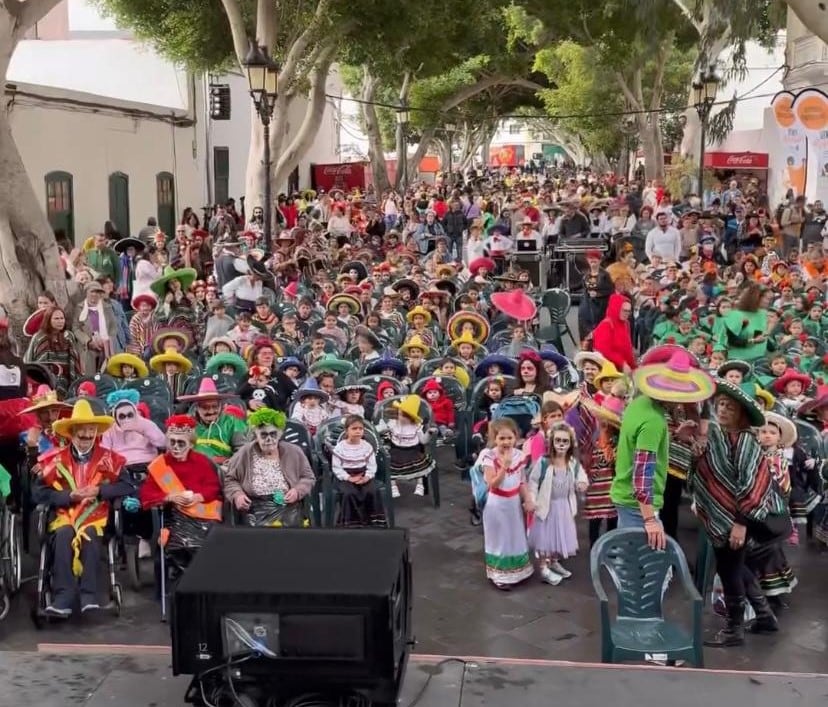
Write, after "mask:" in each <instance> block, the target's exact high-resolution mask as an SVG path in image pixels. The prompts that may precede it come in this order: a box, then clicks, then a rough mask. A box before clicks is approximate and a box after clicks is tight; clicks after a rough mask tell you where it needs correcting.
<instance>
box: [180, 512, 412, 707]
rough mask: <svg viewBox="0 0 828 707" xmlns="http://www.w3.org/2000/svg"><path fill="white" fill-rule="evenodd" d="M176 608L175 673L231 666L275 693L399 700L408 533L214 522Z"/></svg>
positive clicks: (407, 613)
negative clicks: (352, 694)
mask: <svg viewBox="0 0 828 707" xmlns="http://www.w3.org/2000/svg"><path fill="white" fill-rule="evenodd" d="M171 612H172V613H171V620H170V630H171V633H172V655H173V673H174V674H175V675H180V674H189V675H195V676H196V678H197V679H199V676H204V675H205V673H211V674H213V675H216V674H218V675H222V674H225V673H227V674H228V675H230V674H231V670H232V671H236V674H237V675H238V679H239V681H240V684H241V683H244V682H245V681H246V682H247V683H248V684H250V682H251V681H253V682H255V683H256V689H258V690H261V691H263V692H264V693H266V694H267V693H272V694H276V693H278V694H280V695H296V694H303V693H307V692H317V691H323V692H327V693H334V692H337V691H342V692H347V691H355V692H359V693H361V694H363V695H364V696H365V697H367V698H368V699H370V700H371V701H372V702H373V703H374V704H377V705H379V704H389V705H391V704H394V703H395V701H396V698H397V695H398V692H399V688H400V686H401V684H402V679H403V676H404V674H405V668H406V665H407V661H408V655H409V653H410V648H411V564H410V561H409V554H408V532H407V531H405V530H401V529H382V530H380V529H369V530H356V529H354V530H342V529H339V530H326V529H315V528H314V529H310V528H308V529H296V530H291V529H287V528H279V529H274V528H246V527H240V528H228V527H222V526H219V527H216V528H214V529H213V530H212V531H211V532H210V534H209V535H208V537H207V539H206V541H205V544H204V546H203V547H202V548H201V549H200V550H199V551H198V553H197V554H196V556H195V558H194V559H193V561H192V563H191V564H190V566H189V567H188V568H187V570H186V571H185V573H184V575H183V576H182V577H181V579H180V580H179V582H178V584H177V586H176V587H175V589H174V591H173V595H172V602H171ZM225 668H227V669H226V670H225ZM194 682H195V681H194Z"/></svg>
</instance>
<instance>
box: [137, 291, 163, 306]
mask: <svg viewBox="0 0 828 707" xmlns="http://www.w3.org/2000/svg"><path fill="white" fill-rule="evenodd" d="M144 302H146V303H147V304H148V305H149V306H150V307H155V306H156V305H157V304H158V298H157V297H156V296H155V295H154V294H153V293H152V292H141V293H139V294H137V295H135V296H134V297H133V298H132V308H133V309H135V310H137V309H138V307H140V306H141V305H142V304H143V303H144Z"/></svg>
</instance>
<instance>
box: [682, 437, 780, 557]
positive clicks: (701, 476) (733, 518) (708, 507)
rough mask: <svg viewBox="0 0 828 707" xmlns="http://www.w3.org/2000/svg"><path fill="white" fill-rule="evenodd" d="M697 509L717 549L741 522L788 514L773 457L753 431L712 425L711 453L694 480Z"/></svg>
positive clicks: (699, 465) (700, 463)
mask: <svg viewBox="0 0 828 707" xmlns="http://www.w3.org/2000/svg"><path fill="white" fill-rule="evenodd" d="M689 483H690V488H691V490H692V492H693V499H694V500H695V502H696V510H697V514H698V517H699V520H701V522H702V525H703V526H704V529H705V531H706V532H707V535H708V537H709V538H710V542H711V543H712V544H713V546H714V547H722V546H723V545H725V544H727V542H728V539H729V537H730V531H731V529H732V528H733V525H734V524H735V523H740V524H744V523H745V522H746V521H747V520H748V519H750V520H755V521H762V520H764V519H765V517H766V516H767V515H768V514H769V513H772V514H776V513H783V512H784V501H783V500H782V499H781V497H780V496H779V495H778V494H776V493H774V490H773V484H772V477H771V473H770V470H769V468H768V464H767V459H766V457H765V456H764V455H763V454H762V449H761V447H760V446H759V442H758V441H757V440H756V437H755V436H754V435H753V434H752V433H751V431H750V430H749V429H745V430H741V431H739V432H735V433H730V432H725V431H724V430H723V429H722V428H721V427H720V426H719V425H718V424H717V423H715V422H713V421H711V422H710V428H709V431H708V442H707V449H706V450H705V452H704V454H703V455H702V456H701V458H700V459H699V461H698V463H697V464H696V467H695V469H693V470H691V474H690V478H689Z"/></svg>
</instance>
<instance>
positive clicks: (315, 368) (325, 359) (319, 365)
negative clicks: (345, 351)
mask: <svg viewBox="0 0 828 707" xmlns="http://www.w3.org/2000/svg"><path fill="white" fill-rule="evenodd" d="M353 370H354V364H353V363H351V362H350V361H345V360H343V359H341V358H338V357H337V356H336V355H335V354H323V355H322V356H320V357H319V358H318V359H317V360H316V362H315V363H314V364H313V365H312V366H311V369H310V372H311V374H312V375H316V374H317V373H322V372H323V371H324V372H328V373H336V374H337V375H343V374H345V373H350V372H351V371H353Z"/></svg>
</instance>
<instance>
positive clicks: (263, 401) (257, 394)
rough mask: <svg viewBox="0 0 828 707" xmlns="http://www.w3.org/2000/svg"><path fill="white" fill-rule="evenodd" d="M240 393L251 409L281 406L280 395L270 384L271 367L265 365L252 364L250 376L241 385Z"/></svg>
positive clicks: (274, 408)
mask: <svg viewBox="0 0 828 707" xmlns="http://www.w3.org/2000/svg"><path fill="white" fill-rule="evenodd" d="M238 393H239V397H240V398H241V399H242V400H244V402H245V403H246V404H247V409H248V410H250V411H253V412H255V411H256V410H258V409H259V408H270V409H271V410H276V409H278V408H279V396H278V395H277V393H276V389H275V388H274V387H273V386H272V385H271V384H270V369H269V368H265V367H264V366H250V370H249V371H248V378H247V380H246V381H242V383H241V384H240V385H239V390H238Z"/></svg>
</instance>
